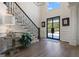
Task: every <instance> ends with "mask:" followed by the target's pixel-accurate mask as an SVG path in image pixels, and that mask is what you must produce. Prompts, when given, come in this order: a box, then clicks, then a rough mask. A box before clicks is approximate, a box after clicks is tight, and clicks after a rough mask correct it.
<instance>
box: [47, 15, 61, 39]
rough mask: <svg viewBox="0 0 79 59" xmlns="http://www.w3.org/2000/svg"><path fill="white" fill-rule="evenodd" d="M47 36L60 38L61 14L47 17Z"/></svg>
mask: <svg viewBox="0 0 79 59" xmlns="http://www.w3.org/2000/svg"><path fill="white" fill-rule="evenodd" d="M47 38H50V39H55V40H60V16H56V17H51V18H47Z"/></svg>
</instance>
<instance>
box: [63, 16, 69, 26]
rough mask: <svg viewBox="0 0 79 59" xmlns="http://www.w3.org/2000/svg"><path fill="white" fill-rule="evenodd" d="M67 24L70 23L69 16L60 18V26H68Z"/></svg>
mask: <svg viewBox="0 0 79 59" xmlns="http://www.w3.org/2000/svg"><path fill="white" fill-rule="evenodd" d="M69 25H70V21H69V17H67V18H62V26H69Z"/></svg>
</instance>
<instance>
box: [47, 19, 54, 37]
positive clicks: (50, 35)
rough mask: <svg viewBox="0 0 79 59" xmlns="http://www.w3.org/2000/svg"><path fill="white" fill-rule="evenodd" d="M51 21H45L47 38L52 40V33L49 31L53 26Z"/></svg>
mask: <svg viewBox="0 0 79 59" xmlns="http://www.w3.org/2000/svg"><path fill="white" fill-rule="evenodd" d="M52 22H53V21H52V19H48V20H47V24H48V25H47V37H48V38H53V34H52V32H51V29H52V28H53V26H52V25H53V24H52Z"/></svg>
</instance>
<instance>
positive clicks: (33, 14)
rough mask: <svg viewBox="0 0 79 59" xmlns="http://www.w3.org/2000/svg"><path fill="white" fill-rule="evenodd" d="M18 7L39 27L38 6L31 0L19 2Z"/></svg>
mask: <svg viewBox="0 0 79 59" xmlns="http://www.w3.org/2000/svg"><path fill="white" fill-rule="evenodd" d="M18 4H19V5H20V7H21V8H22V9H23V10H24V11H25V12H26V14H27V15H28V16H29V17H30V18H31V19H32V21H33V22H34V23H35V24H36V25H37V26H38V27H39V26H40V12H39V10H40V9H39V7H38V6H36V5H35V4H34V3H33V2H19V3H18Z"/></svg>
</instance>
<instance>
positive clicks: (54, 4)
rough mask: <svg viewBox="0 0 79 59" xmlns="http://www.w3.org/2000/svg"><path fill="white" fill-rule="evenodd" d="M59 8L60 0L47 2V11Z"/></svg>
mask: <svg viewBox="0 0 79 59" xmlns="http://www.w3.org/2000/svg"><path fill="white" fill-rule="evenodd" d="M57 8H60V2H48V11H50V10H53V9H57Z"/></svg>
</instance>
